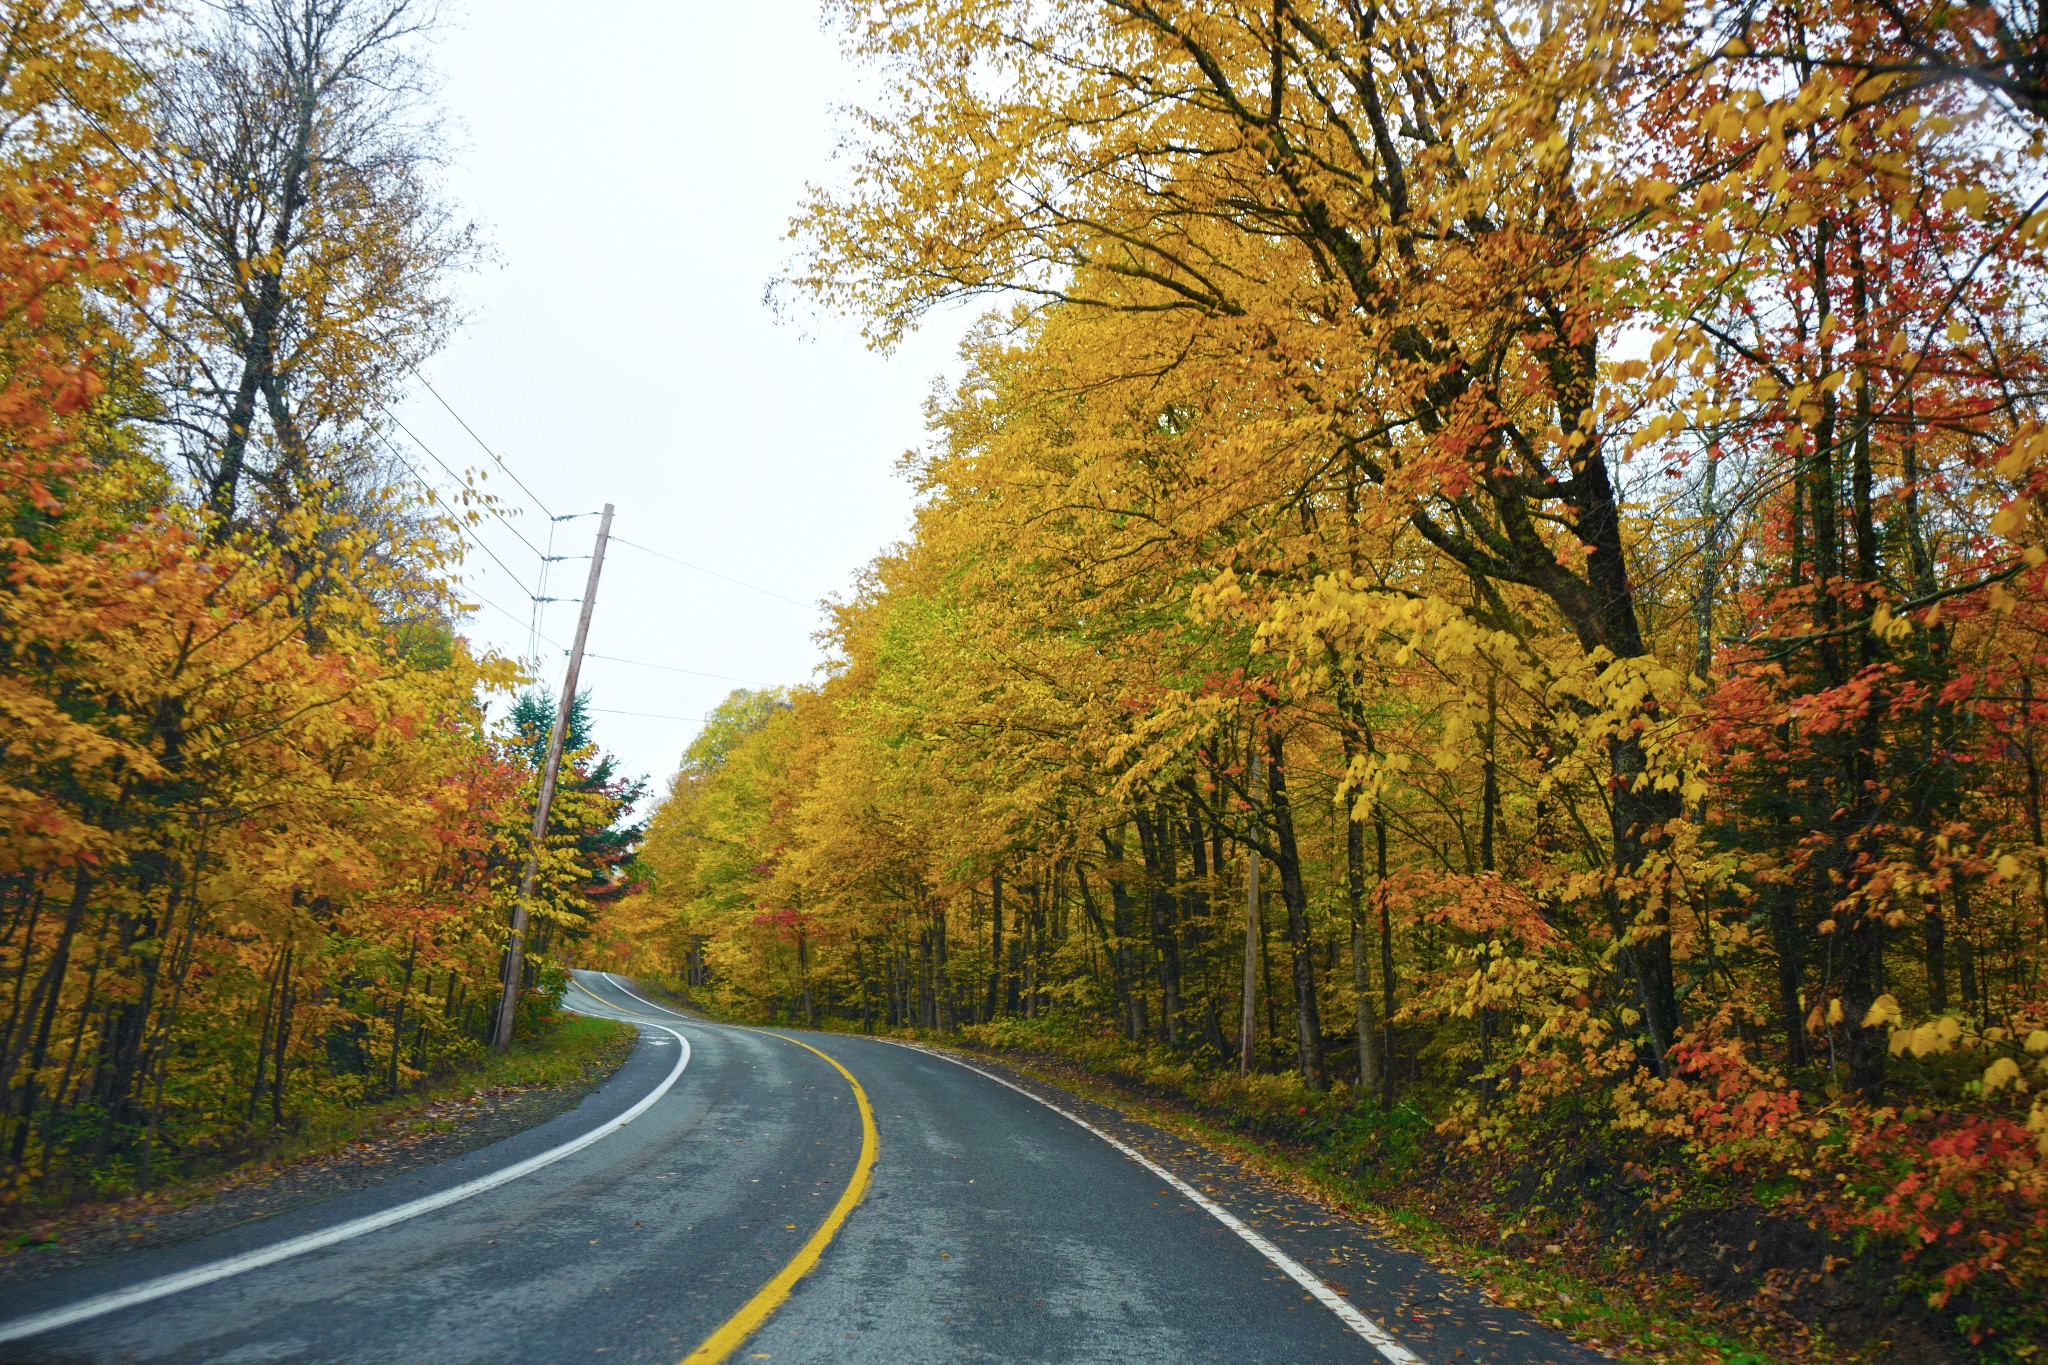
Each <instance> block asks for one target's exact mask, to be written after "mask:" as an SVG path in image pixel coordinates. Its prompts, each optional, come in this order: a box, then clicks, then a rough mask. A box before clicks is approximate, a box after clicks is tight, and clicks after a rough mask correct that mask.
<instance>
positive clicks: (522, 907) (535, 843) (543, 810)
mask: <svg viewBox="0 0 2048 1365" xmlns="http://www.w3.org/2000/svg"><path fill="white" fill-rule="evenodd" d="M611 534H612V505H611V504H610V503H606V504H605V505H604V516H603V518H602V519H600V520H599V522H598V523H597V548H596V549H594V550H592V551H591V552H590V579H589V581H588V582H586V583H585V584H584V585H583V610H582V611H581V612H580V613H579V614H578V615H577V617H576V643H575V644H574V645H573V646H571V648H570V650H569V673H568V676H567V677H565V678H563V679H562V699H561V701H560V702H559V703H558V704H557V705H556V707H555V728H554V729H553V730H552V731H550V732H549V733H548V756H547V761H546V762H545V763H543V764H542V765H541V770H540V799H539V800H538V801H536V802H535V803H534V807H533V839H532V842H531V843H530V844H529V845H528V847H527V850H526V867H525V870H524V871H522V872H521V873H520V874H519V899H518V901H516V902H515V903H514V904H513V906H512V941H511V943H510V944H509V945H508V946H507V951H506V953H505V990H504V994H503V995H501V996H500V997H499V998H498V1034H497V1039H496V1041H497V1047H498V1051H500V1052H503V1051H505V1050H506V1049H507V1048H509V1047H511V1046H512V1016H513V1015H514V1014H516V1013H518V1010H519V987H520V984H521V983H522V982H523V981H524V980H525V977H526V925H527V921H528V918H529V915H530V909H529V907H530V906H531V905H532V904H533V879H534V877H535V876H536V875H537V874H538V873H539V871H540V851H541V848H542V846H543V845H544V843H545V842H546V839H547V833H548V809H549V808H550V807H551V806H553V805H554V804H555V778H556V776H557V775H558V774H559V773H560V772H561V770H562V744H563V741H564V740H566V739H567V738H568V735H569V710H570V708H571V707H573V706H574V705H575V704H576V675H577V673H579V672H580V671H581V670H582V668H583V640H584V637H586V636H587V635H589V634H590V609H591V608H592V607H594V606H596V605H597V577H598V575H599V574H601V573H603V572H604V546H605V542H606V541H607V540H609V539H611Z"/></svg>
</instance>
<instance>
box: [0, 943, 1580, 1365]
mask: <svg viewBox="0 0 2048 1365" xmlns="http://www.w3.org/2000/svg"><path fill="white" fill-rule="evenodd" d="M566 1003H567V1005H568V1006H569V1007H570V1008H572V1009H576V1010H579V1011H581V1012H584V1013H589V1014H604V1015H608V1016H610V1017H614V1018H620V1019H625V1020H628V1021H630V1022H633V1023H635V1024H638V1025H639V1026H640V1029H641V1035H642V1036H641V1041H640V1045H639V1046H638V1047H637V1048H635V1050H634V1052H633V1054H632V1055H631V1057H630V1058H629V1059H628V1060H627V1062H626V1064H625V1065H624V1066H623V1067H622V1068H620V1070H619V1072H618V1073H617V1074H616V1075H615V1076H614V1077H613V1078H612V1079H611V1080H610V1081H608V1082H607V1083H606V1084H605V1085H604V1086H603V1087H601V1088H600V1089H599V1090H598V1091H597V1092H596V1093H594V1094H593V1095H591V1096H590V1097H589V1098H588V1099H586V1100H585V1101H584V1102H583V1104H582V1105H580V1106H579V1107H578V1108H576V1109H574V1110H572V1111H571V1112H569V1113H567V1114H564V1115H562V1116H561V1117H559V1118H557V1119H554V1120H551V1121H550V1122H548V1123H544V1124H542V1125H540V1126H539V1127H537V1128H533V1129H530V1130H528V1131H527V1132H524V1133H521V1134H519V1135H517V1136H515V1137H513V1138H509V1139H507V1140H506V1141H503V1142H500V1143H498V1144H496V1145H495V1146H491V1147H487V1148H484V1149H482V1150H480V1151H476V1152H472V1153H469V1154H468V1155H466V1156H462V1157H458V1158H456V1159H454V1160H451V1161H446V1162H443V1163H441V1164H439V1165H437V1166H432V1167H428V1168H426V1169H424V1170H417V1171H412V1172H408V1173H406V1174H405V1175H402V1176H399V1177H396V1178H394V1179H393V1180H390V1181H388V1182H386V1183H385V1184H383V1185H380V1186H376V1187H373V1188H369V1189H363V1190H358V1191H355V1192H353V1193H350V1194H347V1195H343V1196H339V1197H336V1198H333V1199H329V1200H325V1201H323V1202H321V1203H317V1204H312V1205H307V1206H305V1207H302V1208H299V1209H295V1210H292V1211H290V1212H287V1213H282V1214H278V1215H276V1216H274V1217H270V1218H266V1219H262V1220H260V1221H257V1222H253V1223H248V1224H244V1225H242V1226H240V1227H236V1228H232V1229H229V1230H227V1231H224V1232H220V1233H216V1234H213V1235H211V1236H207V1237H202V1238H197V1239H194V1240H192V1241H190V1242H185V1243H181V1244H178V1245H175V1246H166V1247H160V1248H155V1249H151V1250H148V1251H140V1252H136V1253H133V1254H130V1255H127V1256H123V1257H118V1258H115V1259H113V1260H110V1261H105V1262H102V1263H100V1264H98V1265H93V1266H86V1267H82V1268H79V1269H77V1270H73V1271H67V1272H64V1273H61V1274H56V1275H52V1276H49V1277H47V1278H44V1279H41V1280H36V1281H33V1282H29V1283H25V1284H20V1285H15V1286H9V1287H7V1288H6V1289H5V1290H4V1291H0V1362H37V1365H59V1363H60V1362H62V1363H64V1365H69V1363H70V1362H80V1363H81V1365H82V1363H83V1362H117V1361H179V1362H195V1363H196V1362H206V1363H207V1365H243V1363H245V1362H249V1363H253V1362H272V1361H276V1362H285V1361H290V1362H299V1361H390V1362H407V1363H408V1365H410V1362H417V1361H422V1360H432V1361H434V1362H436V1365H449V1363H450V1362H459V1361H478V1362H485V1361H488V1362H491V1363H492V1365H525V1363H527V1362H531V1363H533V1365H542V1363H543V1362H555V1363H557V1365H570V1363H571V1362H607V1363H610V1362H658V1363H659V1365H676V1363H677V1362H680V1361H683V1360H684V1359H685V1358H686V1357H687V1358H690V1359H691V1360H692V1362H693V1365H699V1363H700V1362H708V1361H710V1360H713V1359H730V1360H734V1361H747V1362H751V1361H755V1360H775V1361H783V1362H830V1361H850V1362H877V1363H878V1365H879V1363H880V1362H888V1363H889V1365H904V1362H927V1361H929V1362H955V1361H1048V1362H1083V1361H1090V1362H1093V1361H1102V1362H1113V1361H1146V1362H1152V1361H1158V1362H1183V1361H1210V1360H1215V1361H1254V1362H1267V1361H1270V1362H1293V1361H1324V1360H1328V1361H1361V1362H1390V1363H1391V1365H1406V1363H1407V1362H1409V1361H1424V1362H1429V1365H1438V1363H1439V1362H1441V1363H1442V1365H1581V1362H1592V1361H1595V1360H1599V1359H1603V1358H1604V1357H1602V1356H1600V1355H1598V1354H1596V1353H1594V1352H1591V1351H1588V1350H1585V1349H1584V1348H1581V1347H1578V1346H1575V1345H1573V1344H1572V1343H1570V1342H1568V1341H1567V1340H1565V1339H1564V1338H1563V1337H1561V1336H1559V1335H1558V1334H1556V1333H1554V1332H1551V1331H1550V1330H1549V1329H1548V1328H1545V1327H1543V1326H1542V1325H1541V1324H1539V1323H1537V1322H1536V1321H1535V1320H1533V1319H1531V1318H1528V1317H1526V1316H1524V1315H1522V1314H1520V1313H1517V1312H1514V1311H1511V1310H1508V1309H1503V1308H1500V1307H1498V1306H1495V1305H1493V1304H1491V1303H1489V1302H1488V1301H1487V1300H1486V1299H1485V1298H1483V1297H1482V1296H1481V1295H1479V1294H1478V1293H1477V1292H1476V1291H1474V1290H1473V1289H1471V1288H1470V1287H1469V1286H1468V1285H1466V1284H1464V1283H1463V1282H1461V1281H1459V1280H1457V1279H1455V1278H1454V1277H1451V1276H1448V1275H1445V1274H1443V1273H1442V1272H1440V1271H1437V1270H1435V1269H1434V1268H1432V1267H1431V1266H1429V1265H1428V1264H1427V1263H1426V1262H1424V1261H1422V1260H1420V1259H1419V1258H1417V1257H1414V1256H1411V1255H1409V1254H1407V1253H1405V1252H1402V1251H1400V1250H1398V1249H1397V1248H1394V1247H1391V1246H1389V1245H1387V1244H1386V1243H1384V1242H1381V1241H1379V1240H1377V1239H1376V1238H1375V1237H1373V1236H1372V1235H1371V1234H1370V1233H1368V1232H1366V1231H1364V1230H1362V1229H1360V1228H1359V1227H1358V1226H1357V1225H1356V1224H1354V1223H1351V1222H1349V1221H1347V1220H1343V1219H1338V1218H1334V1217H1332V1216H1330V1215H1329V1214H1328V1213H1326V1212H1324V1211H1322V1210H1320V1209H1319V1208H1318V1207H1317V1206H1315V1205H1312V1204H1308V1203H1305V1202H1303V1201H1300V1200H1298V1199H1295V1198H1293V1197H1292V1196H1289V1195H1287V1194H1285V1193H1284V1192H1281V1191H1277V1190H1275V1189H1273V1188H1272V1187H1270V1186H1267V1185H1265V1184H1263V1183H1261V1182H1259V1181H1256V1180H1253V1179H1250V1178H1248V1177H1246V1176H1245V1175H1243V1174H1242V1173H1241V1172H1239V1171H1237V1170H1236V1169H1234V1168H1232V1167H1231V1166H1229V1165H1228V1164H1227V1163H1224V1162H1221V1161H1219V1160H1217V1159H1216V1158H1214V1157H1212V1156H1209V1155H1208V1154H1206V1153H1204V1152H1201V1151H1199V1150H1196V1149H1191V1148H1190V1147H1189V1146H1188V1145H1187V1144H1186V1143H1184V1142H1182V1141H1180V1140H1178V1139H1176V1138H1173V1137H1171V1136H1169V1135H1167V1134H1165V1133H1162V1132H1160V1131H1158V1130H1157V1129H1152V1128H1149V1127H1146V1126H1145V1125H1142V1124H1136V1123H1132V1122H1129V1121H1127V1120H1124V1119H1122V1118H1121V1117H1120V1116H1117V1115H1115V1114H1113V1113H1112V1112H1110V1111H1108V1110H1105V1109H1102V1108H1101V1107H1099V1106H1094V1105H1090V1104H1088V1103H1087V1102H1085V1101H1081V1100H1077V1099H1075V1098H1073V1097H1071V1096H1066V1095H1064V1094H1061V1093H1060V1092H1057V1091H1052V1090H1048V1089H1045V1088H1043V1087H1038V1086H1033V1085H1030V1084H1029V1083H1022V1082H1016V1083H1013V1082H1014V1080H1015V1078H1012V1077H1005V1076H1001V1075H997V1074H994V1072H993V1070H991V1071H990V1072H987V1073H984V1072H983V1071H982V1070H979V1069H976V1068H978V1067H979V1066H980V1065H981V1064H980V1063H976V1064H975V1066H974V1067H970V1066H966V1065H962V1064H960V1063H959V1062H956V1061H953V1060H949V1059H947V1058H945V1057H942V1056H939V1055H935V1054H932V1053H928V1052H924V1051H919V1050H916V1049H912V1048H908V1047H904V1046H900V1045H896V1044H891V1043H885V1042H880V1041H877V1040H873V1039H864V1038H852V1037H846V1036H844V1035H837V1034H809V1033H799V1032H796V1031H793V1030H776V1031H774V1032H767V1031H762V1030H755V1029H745V1028H737V1027H732V1026H728V1025H722V1024H711V1023H706V1022H704V1021H702V1020H699V1019H696V1018H693V1017H688V1016H684V1015H679V1014H676V1013H674V1012H672V1011H669V1010H666V1009H664V1008H662V1007H660V1006H658V1005H655V1004H653V1003H651V1002H649V1001H647V1000H645V999H644V998H643V997H641V996H639V995H638V994H637V993H636V992H634V991H633V990H632V989H631V987H630V985H629V983H626V982H624V981H621V980H618V979H615V978H611V977H607V976H605V975H603V974H599V973H589V972H579V973H577V974H576V981H575V984H574V985H573V986H572V988H571V990H570V992H569V998H568V1000H567V1002H566ZM803 1044H809V1045H811V1047H815V1048H817V1049H819V1050H821V1051H822V1053H824V1054H828V1055H820V1052H817V1051H812V1050H811V1047H806V1046H803ZM835 1060H836V1061H837V1062H838V1063H839V1064H840V1065H841V1066H843V1067H844V1068H845V1073H842V1072H841V1071H840V1070H839V1069H838V1068H837V1067H835V1066H834V1065H833V1062H834V1061H835ZM679 1064H681V1065H679ZM849 1074H850V1075H851V1077H852V1078H853V1081H854V1082H857V1083H858V1087H859V1092H860V1093H858V1094H857V1093H856V1088H855V1085H854V1084H852V1083H850V1082H849V1080H848V1078H847V1077H848V1075H849ZM1034 1095H1037V1096H1040V1097H1042V1098H1034ZM863 1098H865V1100H866V1101H867V1102H868V1103H869V1104H870V1105H871V1107H872V1113H873V1119H874V1128H873V1133H872V1136H864V1130H863V1123H862V1112H861V1102H862V1099H863ZM1046 1101H1049V1102H1050V1104H1051V1105H1057V1106H1059V1107H1058V1108H1057V1109H1056V1108H1053V1107H1050V1106H1049V1104H1048V1103H1047V1102H1046ZM579 1141H580V1142H581V1143H582V1145H581V1146H576V1147H574V1149H573V1150H569V1151H567V1152H566V1153H563V1152H561V1151H560V1150H559V1149H561V1148H563V1147H565V1146H569V1145H572V1144H575V1143H577V1142H579ZM864 1152H865V1153H866V1154H867V1157H868V1162H871V1163H872V1175H871V1178H870V1179H869V1180H868V1181H867V1183H866V1185H865V1189H864V1193H863V1197H861V1198H859V1199H858V1201H856V1200H854V1199H853V1198H851V1197H850V1193H849V1187H850V1186H853V1187H855V1192H861V1191H860V1190H859V1187H858V1177H859V1176H861V1175H862V1174H863V1172H864V1171H865V1169H866V1167H867V1165H868V1162H864V1160H863V1154H864ZM542 1158H547V1159H545V1160H542ZM1148 1163H1149V1164H1148ZM494 1181H495V1182H496V1183H492V1182H494ZM478 1186H483V1188H478ZM366 1229H367V1230H366ZM807 1248H808V1257H811V1258H815V1266H814V1268H812V1269H810V1270H809V1273H808V1274H801V1273H800V1272H801V1271H802V1269H803V1266H804V1264H805V1263H806V1260H807V1250H806V1249H807ZM286 1253H291V1254H286ZM169 1277H181V1278H169ZM785 1296H786V1297H785ZM736 1317H737V1321H735V1319H736Z"/></svg>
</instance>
